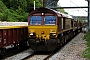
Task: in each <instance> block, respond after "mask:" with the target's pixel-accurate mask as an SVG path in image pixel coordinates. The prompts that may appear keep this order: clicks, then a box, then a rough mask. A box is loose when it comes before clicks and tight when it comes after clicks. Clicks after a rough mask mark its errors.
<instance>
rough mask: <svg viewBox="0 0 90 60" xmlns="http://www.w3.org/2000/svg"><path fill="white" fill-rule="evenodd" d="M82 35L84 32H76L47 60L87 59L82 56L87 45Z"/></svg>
mask: <svg viewBox="0 0 90 60" xmlns="http://www.w3.org/2000/svg"><path fill="white" fill-rule="evenodd" d="M83 37H84V33H80V34H78V35H77V36H76V37H75V38H73V39H72V40H71V41H70V42H69V43H68V44H66V45H65V46H64V47H63V48H62V49H61V50H60V51H59V52H58V53H57V54H55V55H54V56H52V57H51V58H50V59H49V60H88V59H86V58H83V56H82V54H83V51H84V50H85V49H86V47H87V46H86V41H85V40H84V39H83Z"/></svg>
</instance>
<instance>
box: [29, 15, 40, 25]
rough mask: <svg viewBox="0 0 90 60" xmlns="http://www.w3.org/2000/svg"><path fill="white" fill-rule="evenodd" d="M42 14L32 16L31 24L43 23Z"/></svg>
mask: <svg viewBox="0 0 90 60" xmlns="http://www.w3.org/2000/svg"><path fill="white" fill-rule="evenodd" d="M41 19H42V18H41V16H31V18H30V25H41V21H42V20H41Z"/></svg>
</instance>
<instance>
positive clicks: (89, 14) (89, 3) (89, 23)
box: [88, 0, 90, 29]
mask: <svg viewBox="0 0 90 60" xmlns="http://www.w3.org/2000/svg"><path fill="white" fill-rule="evenodd" d="M88 6H89V8H88V29H90V0H88Z"/></svg>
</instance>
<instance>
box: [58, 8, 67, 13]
mask: <svg viewBox="0 0 90 60" xmlns="http://www.w3.org/2000/svg"><path fill="white" fill-rule="evenodd" d="M57 10H58V11H60V12H62V13H64V14H68V13H67V12H66V11H65V10H64V9H57Z"/></svg>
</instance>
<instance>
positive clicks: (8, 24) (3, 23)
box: [0, 22, 28, 26]
mask: <svg viewBox="0 0 90 60" xmlns="http://www.w3.org/2000/svg"><path fill="white" fill-rule="evenodd" d="M0 26H28V22H0Z"/></svg>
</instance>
